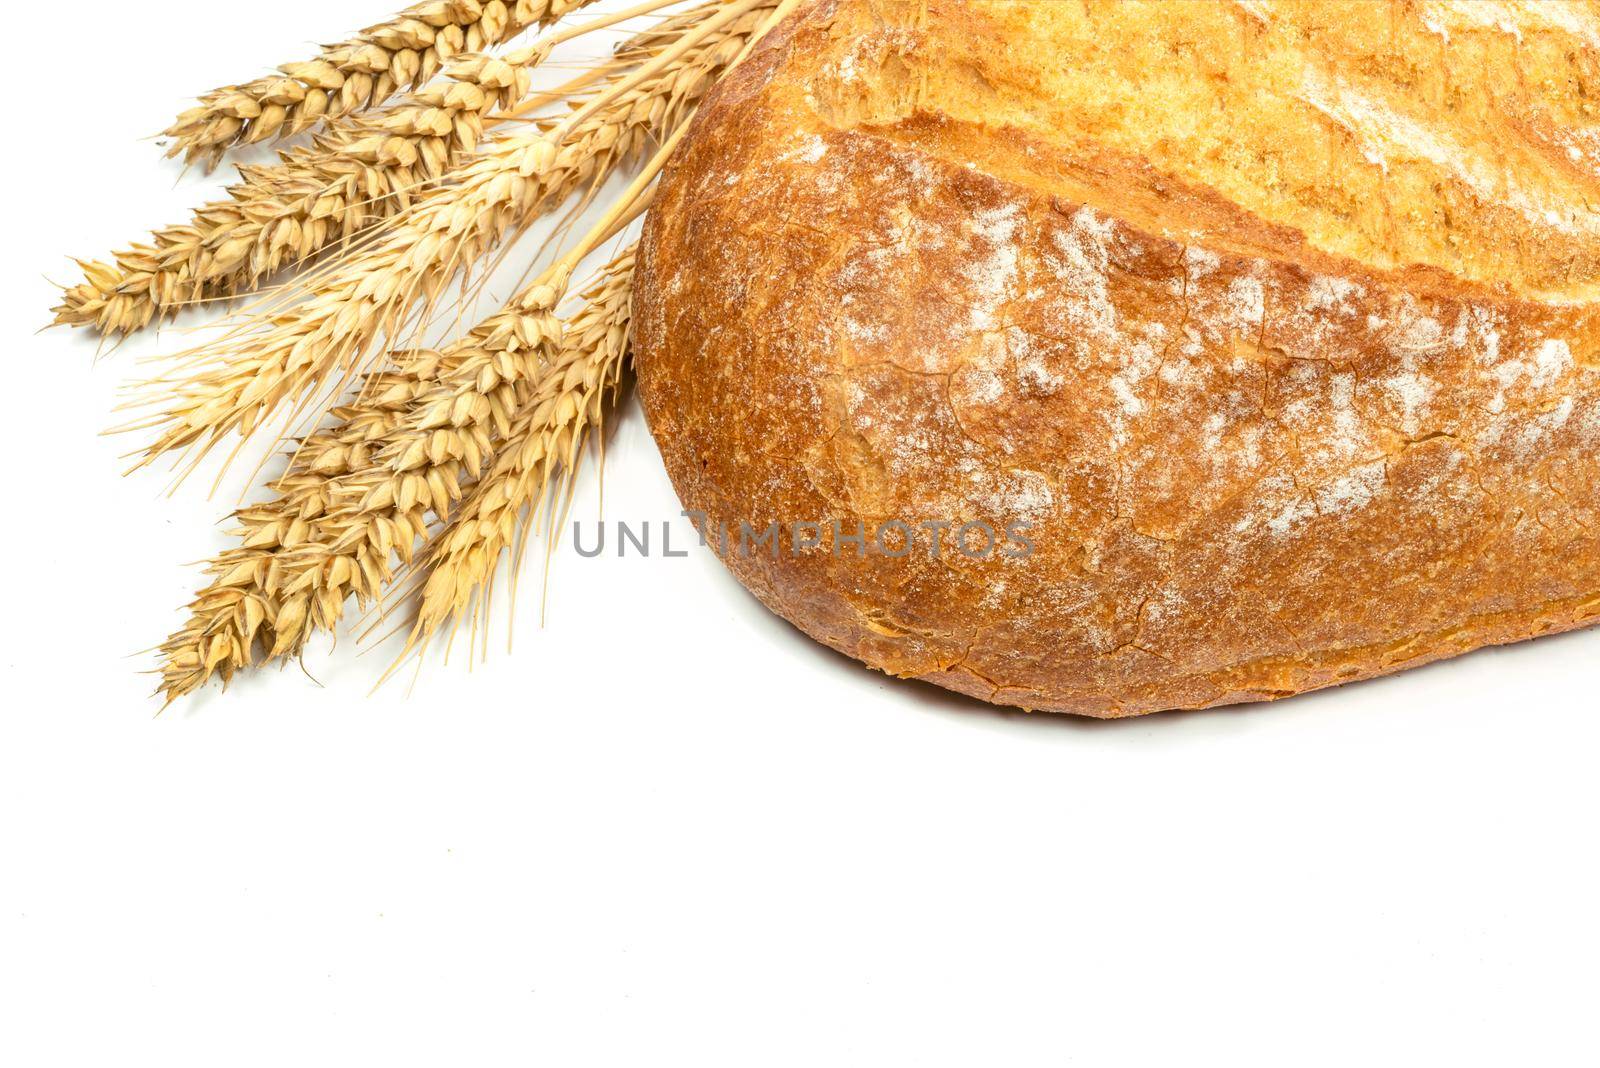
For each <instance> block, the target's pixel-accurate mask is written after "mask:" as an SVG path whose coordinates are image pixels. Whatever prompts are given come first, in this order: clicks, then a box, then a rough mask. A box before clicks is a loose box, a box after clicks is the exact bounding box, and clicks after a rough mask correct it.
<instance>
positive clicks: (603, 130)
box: [124, 0, 771, 462]
mask: <svg viewBox="0 0 1600 1068" xmlns="http://www.w3.org/2000/svg"><path fill="white" fill-rule="evenodd" d="M770 7H771V2H770V0H742V2H739V3H734V4H731V5H729V6H728V7H727V8H725V9H724V10H722V11H719V12H718V13H717V14H716V15H713V16H712V17H710V18H708V19H707V20H706V21H705V22H704V23H702V24H701V25H699V26H697V27H695V28H694V29H693V30H691V31H689V32H688V33H686V34H684V36H683V38H682V39H681V40H679V41H678V42H677V43H676V44H674V45H672V46H671V47H669V48H667V49H666V50H665V51H663V52H662V53H661V54H660V56H658V57H656V58H655V59H654V60H652V61H651V62H650V63H648V64H646V65H645V66H644V67H642V68H640V73H643V72H649V73H648V76H647V77H645V78H644V79H642V80H640V75H639V74H638V73H636V74H635V75H632V76H630V77H629V78H628V79H625V80H624V83H623V84H624V85H628V84H629V83H632V84H631V87H629V88H627V89H626V90H625V91H621V92H619V91H618V90H617V89H616V88H612V89H608V90H606V91H605V97H606V100H605V103H604V104H603V105H601V106H599V107H596V108H592V109H590V110H591V113H590V114H589V116H588V117H587V118H586V119H585V120H584V121H583V122H581V123H579V124H577V126H576V127H575V128H570V130H569V132H566V133H565V136H564V139H563V141H562V142H560V143H557V142H556V141H555V140H553V139H552V138H550V137H547V136H543V135H539V134H533V135H524V136H520V137H515V138H508V139H506V140H505V141H504V142H496V143H492V144H491V145H490V146H489V147H488V149H487V150H486V152H485V154H484V155H483V156H481V157H480V158H479V159H478V160H477V161H475V162H473V163H471V164H469V165H468V166H466V167H465V168H464V169H462V170H461V171H459V172H457V174H456V175H455V176H454V177H453V178H452V180H451V182H450V184H448V185H445V186H441V187H439V188H437V189H434V190H432V191H430V192H429V193H428V194H427V195H426V196H424V197H423V198H422V199H421V200H420V201H419V202H418V203H417V204H416V205H415V206H413V208H412V209H410V210H408V211H407V212H406V213H404V214H403V215H401V216H399V217H398V218H397V219H396V220H394V221H392V222H391V223H390V224H387V226H388V229H387V231H386V232H385V233H384V234H382V235H381V236H380V238H379V239H378V240H376V241H375V242H374V243H373V245H372V246H371V247H369V248H366V249H363V250H360V251H358V252H357V253H355V254H353V255H351V256H349V257H346V258H345V259H343V260H341V261H340V262H339V264H338V265H337V266H338V271H337V273H336V274H335V273H332V272H326V273H325V274H324V275H322V276H319V277H317V278H316V279H314V280H313V285H314V287H315V288H314V290H313V291H312V292H311V293H310V295H309V297H308V298H307V299H306V300H304V301H303V302H302V303H300V304H297V305H295V306H293V307H290V308H288V310H286V311H283V312H279V313H277V314H272V315H269V316H267V317H265V321H264V323H263V328H262V329H260V330H259V331H256V332H252V333H246V334H244V335H243V336H242V337H239V338H236V339H234V340H231V341H228V342H226V343H224V344H223V345H222V346H220V347H219V348H217V349H201V350H197V351H196V352H195V353H191V354H187V355H185V356H180V357H179V359H180V361H183V362H184V363H185V364H186V366H185V368H184V370H183V371H182V372H180V373H179V374H178V375H176V376H173V377H171V378H169V379H163V380H157V381H155V382H153V383H149V384H148V385H149V386H153V387H155V388H158V389H163V390H164V391H165V392H166V393H167V396H166V398H165V399H164V400H163V401H162V403H163V404H164V410H163V411H162V412H161V413H159V414H157V415H156V416H154V417H152V418H151V419H149V420H147V421H145V422H143V423H140V424H134V425H133V426H130V427H125V428H124V429H135V428H141V427H142V428H156V429H158V434H159V436H158V437H157V439H156V441H155V442H154V444H152V445H151V446H150V447H149V449H148V450H147V451H146V462H148V460H149V459H153V458H154V457H156V456H159V455H161V454H162V453H165V452H168V451H171V450H174V449H182V448H185V447H188V446H190V445H196V444H198V445H199V450H200V454H202V455H203V453H204V451H205V450H206V449H208V448H209V447H211V446H212V445H213V444H215V442H216V441H218V440H219V439H220V438H221V437H222V436H223V435H225V434H227V433H230V432H233V431H238V432H240V433H244V434H248V433H250V432H251V431H252V430H254V429H255V428H256V427H257V426H258V425H259V424H260V423H261V421H262V420H264V419H265V418H266V417H268V416H269V415H270V414H271V413H272V412H273V411H274V410H276V409H277V408H278V407H279V406H280V405H283V404H284V403H285V402H287V401H290V400H293V399H295V398H299V403H301V404H304V403H305V401H306V399H307V398H308V397H309V396H311V395H312V394H314V393H315V392H316V391H317V390H318V389H319V388H323V387H329V386H332V387H335V388H337V387H339V386H342V385H344V384H347V383H348V379H349V378H350V377H351V376H352V375H355V374H357V373H359V371H360V369H361V367H362V366H363V364H364V363H365V362H366V360H367V358H368V350H369V349H370V348H371V346H372V344H373V342H374V341H375V340H376V339H377V338H379V337H382V336H388V337H393V336H394V335H395V334H396V333H397V332H398V331H399V330H400V329H401V328H402V327H403V325H404V323H405V320H406V319H407V317H408V316H409V315H411V314H412V313H413V310H414V308H415V306H416V305H417V304H418V303H419V302H420V303H422V304H424V305H428V304H431V301H432V300H433V299H434V298H435V297H436V296H437V295H438V294H439V292H440V291H441V290H442V288H443V286H444V285H445V284H446V283H447V282H448V281H449V279H450V278H451V277H452V276H453V275H454V274H455V273H456V272H457V271H458V269H461V268H464V267H466V266H467V265H470V264H471V263H472V261H474V260H476V259H477V258H478V257H480V256H482V255H483V254H484V253H486V252H487V251H488V250H490V249H491V248H493V247H494V246H495V245H496V244H498V243H499V242H500V241H501V240H502V239H503V238H504V237H505V236H506V235H507V234H508V233H509V232H510V231H512V230H514V229H519V228H521V227H523V226H525V225H527V223H528V222H530V221H531V220H532V219H533V218H535V217H536V216H537V215H538V214H539V213H540V212H541V211H542V210H544V209H545V208H547V207H549V206H550V205H553V204H557V203H560V202H562V201H564V200H565V199H566V198H567V196H568V195H569V194H570V193H572V192H573V191H575V190H577V189H579V188H582V187H585V186H590V187H592V186H593V184H594V183H596V182H598V181H600V180H602V179H603V178H604V177H605V176H606V175H607V174H609V173H610V172H611V170H612V169H614V167H615V166H616V165H617V164H618V163H619V162H621V161H622V160H624V159H626V158H628V157H629V156H631V155H633V154H634V153H635V152H636V151H637V150H639V149H640V148H642V147H644V146H645V145H647V144H648V143H649V142H650V141H651V140H652V138H655V137H658V136H660V135H661V134H662V133H663V132H664V131H666V130H670V129H673V128H675V127H676V126H677V125H678V123H679V122H680V121H681V119H682V117H683V115H684V114H685V112H686V111H687V110H688V109H689V108H691V107H692V106H693V105H694V104H695V103H696V102H697V101H698V100H699V98H700V97H701V96H703V95H704V93H705V91H706V90H707V88H709V85H710V83H711V81H713V80H714V75H715V73H716V72H718V71H720V70H721V69H723V68H724V67H726V66H727V65H728V63H729V62H731V61H732V60H733V59H734V58H735V57H736V55H737V54H738V53H739V52H740V51H741V50H742V48H743V46H744V44H745V43H746V41H747V40H748V39H749V38H750V36H751V34H752V32H753V31H754V30H755V29H756V27H757V25H758V24H759V19H755V18H753V17H752V16H755V15H759V13H760V11H761V10H762V9H766V8H770ZM196 459H198V456H197V457H196Z"/></svg>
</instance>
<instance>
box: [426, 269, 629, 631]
mask: <svg viewBox="0 0 1600 1068" xmlns="http://www.w3.org/2000/svg"><path fill="white" fill-rule="evenodd" d="M633 267H634V250H633V249H632V248H630V249H629V250H628V251H627V252H625V253H624V254H623V255H621V256H619V257H618V258H617V259H616V260H614V261H612V263H611V264H610V265H609V266H607V267H606V268H605V269H604V270H603V271H602V272H601V276H600V279H599V281H598V283H597V284H596V285H595V286H594V287H593V288H591V289H589V290H588V291H586V292H585V293H584V294H583V299H584V301H585V304H584V306H583V308H582V309H580V310H579V311H578V312H577V313H576V314H575V315H573V316H572V318H571V319H569V320H568V321H567V323H566V325H565V330H564V332H563V334H562V337H561V342H560V345H559V347H558V348H557V351H556V352H555V354H554V355H553V356H552V357H551V359H550V361H549V363H548V365H547V366H546V367H545V368H543V369H542V370H541V372H540V374H539V376H538V379H537V381H536V382H535V383H534V385H533V387H532V390H531V395H530V396H529V397H528V398H527V400H526V401H525V402H524V404H523V406H522V408H521V410H520V411H519V412H518V413H517V414H516V417H515V419H514V420H513V421H512V423H511V427H510V430H509V432H508V433H507V435H506V441H507V444H506V445H505V447H504V448H503V449H502V450H501V452H500V453H499V454H498V456H497V457H496V459H495V462H494V463H493V465H492V466H491V468H490V470H489V471H488V473H487V474H485V475H484V476H483V477H482V479H481V480H480V481H479V482H478V484H477V485H476V487H475V488H474V489H473V490H472V492H471V493H470V494H469V495H468V496H467V498H466V500H465V501H464V502H463V503H462V505H461V507H460V509H459V511H458V512H457V514H456V516H455V517H454V518H453V519H452V520H451V521H450V523H449V525H448V526H446V527H445V529H444V531H443V532H442V533H441V534H440V535H439V536H438V537H437V539H435V541H434V542H433V543H431V544H430V546H429V547H428V549H427V550H426V556H425V558H424V559H421V560H419V561H418V565H417V566H418V569H419V574H422V575H425V576H426V578H425V579H424V581H423V582H422V592H421V596H420V600H419V603H418V608H417V616H416V620H415V622H414V624H413V626H412V630H411V633H410V635H409V637H408V639H407V642H406V647H405V651H404V652H402V654H401V658H402V659H403V658H404V657H405V656H406V655H408V654H409V653H413V652H417V651H420V650H422V649H424V648H426V647H427V645H428V643H429V642H430V641H431V640H432V638H433V637H434V636H435V634H437V632H438V631H439V629H440V628H441V627H446V626H448V625H449V624H450V623H451V622H452V621H453V620H459V619H461V618H463V617H464V616H466V615H467V614H468V613H470V612H472V611H473V606H474V605H475V604H476V605H477V613H476V614H477V615H480V616H481V615H482V614H484V613H486V612H487V606H488V600H489V598H488V595H487V594H488V589H489V584H490V580H491V578H492V576H493V575H494V572H495V571H496V569H497V568H498V566H499V561H500V558H501V556H502V555H503V554H504V553H506V552H507V551H511V552H513V553H516V552H517V551H518V550H519V549H520V547H521V545H522V543H523V541H524V540H525V539H526V536H527V533H528V531H529V530H530V529H532V527H533V526H534V525H535V523H536V522H537V518H538V515H539V507H540V505H541V503H543V502H546V501H548V500H550V499H552V497H553V496H557V497H558V496H560V494H559V493H558V492H554V491H556V490H558V488H559V487H561V486H566V485H570V479H571V477H572V475H573V473H574V472H575V471H576V468H577V461H578V457H579V455H580V452H581V450H582V448H583V444H584V441H585V439H586V436H587V435H588V433H589V432H590V431H591V430H593V429H596V428H598V427H599V426H600V424H601V420H602V418H603V413H604V410H605V402H606V400H607V398H608V397H609V396H610V395H612V394H614V393H615V390H616V386H617V383H618V381H619V379H620V377H621V373H622V367H623V363H624V359H625V357H626V354H627V347H628V324H629V315H630V310H631V301H632V293H633ZM480 593H481V594H482V596H479V594H480Z"/></svg>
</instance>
